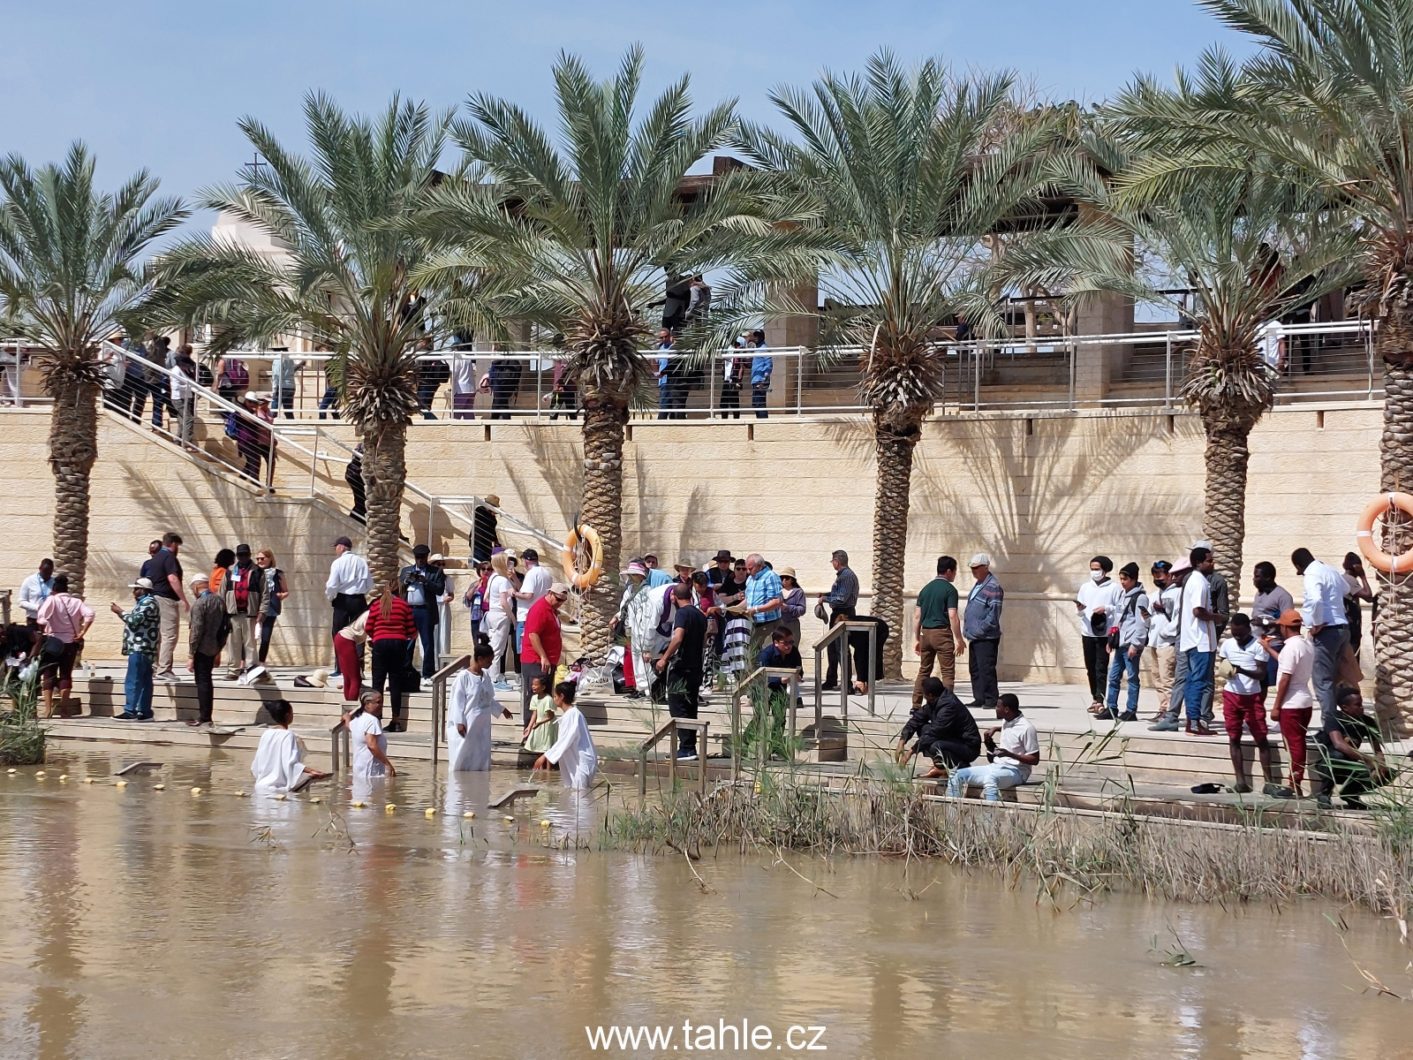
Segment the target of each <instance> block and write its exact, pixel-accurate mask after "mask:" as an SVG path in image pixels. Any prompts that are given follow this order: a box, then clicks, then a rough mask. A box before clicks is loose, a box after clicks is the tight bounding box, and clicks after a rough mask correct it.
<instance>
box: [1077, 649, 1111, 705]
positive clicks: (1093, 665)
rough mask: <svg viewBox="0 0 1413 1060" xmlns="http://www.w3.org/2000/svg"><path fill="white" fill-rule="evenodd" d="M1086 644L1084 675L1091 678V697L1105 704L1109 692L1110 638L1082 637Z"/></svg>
mask: <svg viewBox="0 0 1413 1060" xmlns="http://www.w3.org/2000/svg"><path fill="white" fill-rule="evenodd" d="M1079 639H1080V640H1082V641H1083V642H1084V673H1085V676H1087V677H1088V678H1089V695H1090V698H1091V699H1093V700H1094V701H1095V702H1096V703H1103V702H1104V697H1105V696H1106V695H1107V694H1108V690H1109V638H1108V637H1080V638H1079Z"/></svg>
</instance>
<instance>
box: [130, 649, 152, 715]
mask: <svg viewBox="0 0 1413 1060" xmlns="http://www.w3.org/2000/svg"><path fill="white" fill-rule="evenodd" d="M153 661H154V660H153V658H152V656H150V655H144V654H142V652H140V651H135V652H133V653H132V654H131V655H129V656H128V676H127V679H126V680H125V681H124V682H123V694H124V695H123V713H124V714H134V715H136V716H137V717H139V718H150V717H152V664H153Z"/></svg>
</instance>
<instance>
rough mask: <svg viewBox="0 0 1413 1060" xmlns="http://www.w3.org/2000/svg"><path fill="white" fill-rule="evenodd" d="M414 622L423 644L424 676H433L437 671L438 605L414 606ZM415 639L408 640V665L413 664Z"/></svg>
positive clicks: (418, 637)
mask: <svg viewBox="0 0 1413 1060" xmlns="http://www.w3.org/2000/svg"><path fill="white" fill-rule="evenodd" d="M412 622H413V624H414V625H415V626H416V627H417V640H418V641H420V642H421V644H422V676H423V677H431V676H432V675H433V674H434V673H436V672H437V612H436V606H435V605H433V606H432V607H414V608H413V609H412ZM414 643H416V642H414V641H410V640H409V641H408V642H407V665H408V666H411V665H412V647H413V644H414Z"/></svg>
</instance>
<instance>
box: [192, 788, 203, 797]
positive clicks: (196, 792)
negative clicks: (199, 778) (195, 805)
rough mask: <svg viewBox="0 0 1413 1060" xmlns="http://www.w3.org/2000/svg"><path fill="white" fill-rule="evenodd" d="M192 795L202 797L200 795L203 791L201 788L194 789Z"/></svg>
mask: <svg viewBox="0 0 1413 1060" xmlns="http://www.w3.org/2000/svg"><path fill="white" fill-rule="evenodd" d="M191 793H192V794H193V795H200V794H201V789H200V788H192V789H191Z"/></svg>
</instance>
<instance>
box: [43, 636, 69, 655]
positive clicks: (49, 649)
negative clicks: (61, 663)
mask: <svg viewBox="0 0 1413 1060" xmlns="http://www.w3.org/2000/svg"><path fill="white" fill-rule="evenodd" d="M64 648H65V644H64V642H63V641H62V640H60V639H59V638H58V637H56V636H54V635H53V634H52V633H51V634H49V635H48V636H47V637H45V638H44V640H43V641H42V642H41V643H40V646H39V654H40V655H42V656H43V657H44V658H45V659H46V660H49V659H53V660H54V661H55V662H57V661H58V660H59V657H60V656H62V655H63V654H64Z"/></svg>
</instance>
